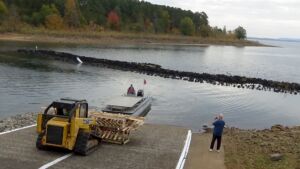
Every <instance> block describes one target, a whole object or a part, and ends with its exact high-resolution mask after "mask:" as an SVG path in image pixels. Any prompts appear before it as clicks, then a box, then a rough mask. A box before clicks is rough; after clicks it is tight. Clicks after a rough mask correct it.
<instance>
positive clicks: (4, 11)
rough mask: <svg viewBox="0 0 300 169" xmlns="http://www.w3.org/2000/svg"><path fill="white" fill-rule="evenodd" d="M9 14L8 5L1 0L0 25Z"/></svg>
mask: <svg viewBox="0 0 300 169" xmlns="http://www.w3.org/2000/svg"><path fill="white" fill-rule="evenodd" d="M7 12H8V11H7V7H6V5H5V4H4V2H2V1H1V0H0V23H1V21H2V20H3V19H4V18H5V15H7Z"/></svg>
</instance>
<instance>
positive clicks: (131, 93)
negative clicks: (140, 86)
mask: <svg viewBox="0 0 300 169" xmlns="http://www.w3.org/2000/svg"><path fill="white" fill-rule="evenodd" d="M127 95H135V90H134V87H133V85H132V84H131V85H130V87H129V88H128V90H127Z"/></svg>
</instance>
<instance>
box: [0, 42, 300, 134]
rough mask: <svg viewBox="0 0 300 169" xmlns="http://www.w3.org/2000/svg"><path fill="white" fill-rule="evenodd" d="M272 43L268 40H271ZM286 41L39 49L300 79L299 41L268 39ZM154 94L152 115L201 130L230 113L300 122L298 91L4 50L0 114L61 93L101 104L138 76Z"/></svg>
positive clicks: (240, 118) (267, 121)
mask: <svg viewBox="0 0 300 169" xmlns="http://www.w3.org/2000/svg"><path fill="white" fill-rule="evenodd" d="M265 43H266V42H265ZM267 43H270V44H272V45H274V43H275V45H277V46H279V45H280V46H281V47H280V48H265V47H244V48H238V47H224V46H210V47H178V46H167V47H161V46H120V47H115V48H112V47H96V46H94V47H88V46H66V45H47V44H44V45H42V44H40V45H39V48H43V49H53V50H58V51H65V52H72V53H75V54H79V55H85V56H92V57H97V58H108V59H114V60H125V61H135V62H151V63H156V64H160V65H162V66H163V67H166V68H170V69H178V70H186V71H195V72H209V73H225V74H233V75H246V76H253V77H262V78H267V79H274V80H284V81H292V82H298V83H300V77H299V74H300V67H299V65H300V56H299V53H300V43H294V42H293V43H292V42H274V41H270V42H269V41H267ZM34 46H35V45H34V44H32V43H17V44H16V43H8V42H0V51H4V50H14V49H17V48H26V47H27V48H32V47H34ZM143 79H146V80H147V82H148V83H147V85H146V86H145V91H146V94H148V95H151V96H152V97H153V98H154V102H153V106H152V111H151V112H150V114H149V115H148V117H147V118H148V119H147V120H148V122H150V123H163V124H173V125H180V126H185V127H189V128H192V129H194V130H198V129H200V128H201V126H202V125H203V124H204V123H208V122H210V121H212V119H213V116H214V115H216V114H217V113H221V112H222V113H224V114H225V118H226V121H227V123H228V124H229V125H230V126H236V127H241V128H265V127H269V126H270V125H272V124H276V123H281V124H286V125H299V122H300V113H299V106H298V104H299V103H300V96H299V95H297V96H294V95H286V94H278V93H272V92H264V91H253V90H248V89H237V88H232V87H222V86H214V85H210V84H199V83H191V82H186V81H180V80H172V79H164V78H160V77H152V76H147V75H141V74H136V73H131V72H123V71H118V70H111V69H106V68H97V67H90V66H86V65H84V64H83V65H82V66H78V65H73V64H66V63H62V62H58V61H51V62H50V61H45V60H40V59H32V58H24V57H20V56H14V55H11V54H7V53H5V52H0V108H1V111H0V117H7V116H10V115H13V114H18V113H22V112H29V111H38V110H39V109H40V107H42V106H46V105H47V104H49V103H50V102H51V101H52V100H55V99H58V98H60V97H76V98H86V99H87V100H88V101H89V103H90V105H92V106H97V107H102V106H103V105H104V104H105V101H106V100H107V99H109V98H111V97H113V96H117V95H120V94H123V93H124V92H125V91H126V89H127V87H128V86H129V85H130V84H131V83H132V84H134V85H135V87H136V88H142V87H143Z"/></svg>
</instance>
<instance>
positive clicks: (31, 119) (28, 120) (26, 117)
mask: <svg viewBox="0 0 300 169" xmlns="http://www.w3.org/2000/svg"><path fill="white" fill-rule="evenodd" d="M36 117H37V113H33V112H28V113H23V114H18V115H14V116H10V117H7V118H3V119H2V118H1V119H0V132H5V131H9V130H13V129H16V128H21V127H25V126H29V125H33V124H36Z"/></svg>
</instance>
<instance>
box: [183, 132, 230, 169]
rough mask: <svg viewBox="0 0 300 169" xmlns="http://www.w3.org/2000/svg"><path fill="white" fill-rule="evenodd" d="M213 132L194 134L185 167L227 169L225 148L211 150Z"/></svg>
mask: <svg viewBox="0 0 300 169" xmlns="http://www.w3.org/2000/svg"><path fill="white" fill-rule="evenodd" d="M211 137H212V136H211V134H193V135H192V142H191V145H190V150H189V154H188V156H187V161H186V164H185V169H226V167H225V165H224V149H223V147H221V152H220V153H217V152H216V151H213V152H209V151H208V149H209V145H210V141H211Z"/></svg>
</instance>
